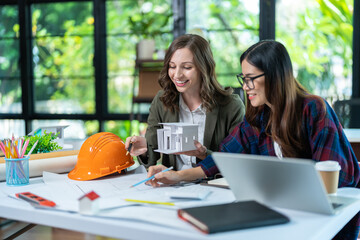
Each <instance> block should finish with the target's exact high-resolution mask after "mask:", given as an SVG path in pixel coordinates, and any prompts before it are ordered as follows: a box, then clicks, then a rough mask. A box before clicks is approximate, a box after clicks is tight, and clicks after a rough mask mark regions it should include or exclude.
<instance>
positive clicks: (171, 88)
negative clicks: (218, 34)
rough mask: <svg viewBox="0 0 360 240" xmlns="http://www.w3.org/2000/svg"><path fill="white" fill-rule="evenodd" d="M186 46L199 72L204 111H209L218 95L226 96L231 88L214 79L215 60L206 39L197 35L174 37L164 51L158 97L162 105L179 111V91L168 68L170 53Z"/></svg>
mask: <svg viewBox="0 0 360 240" xmlns="http://www.w3.org/2000/svg"><path fill="white" fill-rule="evenodd" d="M182 48H188V49H189V50H190V51H191V52H192V54H193V55H194V65H195V67H196V68H197V69H198V71H199V72H200V79H201V86H200V97H201V100H202V105H203V107H204V108H205V109H206V111H208V112H210V111H211V110H212V109H213V108H214V107H215V105H216V104H217V102H216V99H217V97H219V96H228V95H230V94H231V93H232V92H233V90H232V88H227V89H224V88H223V87H222V86H221V85H220V83H219V82H218V81H217V79H216V74H215V61H214V58H213V54H212V52H211V49H210V45H209V43H208V41H206V40H205V39H204V38H202V37H200V36H199V35H194V34H185V35H182V36H180V37H178V38H176V39H175V40H174V41H173V42H172V43H171V45H170V47H169V49H168V50H167V52H166V55H165V59H164V67H163V69H162V70H161V72H160V77H159V80H158V81H159V84H160V86H161V87H162V89H163V90H164V94H163V95H162V96H161V97H160V100H161V101H162V102H163V104H164V106H165V107H166V108H167V109H169V110H170V111H172V112H175V111H179V106H178V103H179V94H180V93H179V92H178V91H177V90H176V87H175V85H174V83H173V82H172V81H171V79H170V77H169V74H168V70H169V62H170V60H171V57H172V55H173V54H174V52H175V51H176V50H178V49H182Z"/></svg>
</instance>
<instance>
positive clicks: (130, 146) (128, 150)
mask: <svg viewBox="0 0 360 240" xmlns="http://www.w3.org/2000/svg"><path fill="white" fill-rule="evenodd" d="M132 145H133V142H130V144H129V148H128V149H127V152H126V155H128V154H129V152H130V151H131V148H132Z"/></svg>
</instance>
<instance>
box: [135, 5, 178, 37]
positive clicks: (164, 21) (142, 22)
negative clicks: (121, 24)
mask: <svg viewBox="0 0 360 240" xmlns="http://www.w3.org/2000/svg"><path fill="white" fill-rule="evenodd" d="M171 16H172V13H171V12H170V13H166V12H161V13H155V12H152V11H150V12H147V13H144V12H140V13H135V14H134V15H132V16H129V19H128V20H129V25H130V30H131V33H132V34H136V35H140V36H142V38H154V37H155V36H159V35H161V34H162V33H163V32H164V31H165V30H166V27H167V25H168V22H169V19H170V17H171Z"/></svg>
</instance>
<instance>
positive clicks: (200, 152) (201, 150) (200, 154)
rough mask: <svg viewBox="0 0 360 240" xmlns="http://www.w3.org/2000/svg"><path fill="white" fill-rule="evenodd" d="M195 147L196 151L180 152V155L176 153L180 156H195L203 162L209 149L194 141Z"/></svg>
mask: <svg viewBox="0 0 360 240" xmlns="http://www.w3.org/2000/svg"><path fill="white" fill-rule="evenodd" d="M194 145H195V147H196V149H195V150H190V151H185V152H178V153H174V154H175V155H180V154H184V155H187V156H195V157H197V158H199V159H201V160H203V159H205V158H206V156H207V155H206V151H207V148H206V147H205V146H204V145H202V144H201V143H199V142H198V141H196V140H194Z"/></svg>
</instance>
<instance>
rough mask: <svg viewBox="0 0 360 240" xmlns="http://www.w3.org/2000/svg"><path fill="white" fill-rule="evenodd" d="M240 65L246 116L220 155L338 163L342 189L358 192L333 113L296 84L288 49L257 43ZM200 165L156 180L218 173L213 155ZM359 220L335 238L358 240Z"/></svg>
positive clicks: (354, 165)
mask: <svg viewBox="0 0 360 240" xmlns="http://www.w3.org/2000/svg"><path fill="white" fill-rule="evenodd" d="M240 63H241V67H242V71H243V73H241V74H239V75H237V77H238V80H239V81H240V83H241V85H242V87H243V89H244V91H245V92H246V95H247V98H248V104H247V106H246V113H245V118H244V121H243V122H242V123H240V124H239V125H238V126H237V127H236V128H235V129H234V131H233V132H232V133H231V134H230V135H229V136H228V137H227V138H225V140H224V141H223V142H222V143H221V145H220V151H223V152H233V153H247V154H257V155H271V156H278V157H279V158H282V157H295V158H307V159H313V160H315V161H324V160H336V161H338V162H339V164H340V165H341V171H340V178H339V187H357V188H359V187H360V183H359V181H360V180H359V179H360V174H359V165H358V162H357V159H356V157H355V154H354V152H353V150H352V148H351V145H350V143H349V141H348V140H347V138H346V136H345V134H344V131H343V129H342V126H341V124H340V122H339V120H338V118H337V116H336V114H335V112H334V110H333V109H332V108H331V107H330V105H329V104H328V103H327V102H326V101H325V100H324V99H323V98H321V97H318V96H315V95H312V94H310V93H309V92H307V91H306V90H305V89H304V88H303V87H302V86H301V85H300V83H299V82H297V80H296V79H295V77H294V75H293V68H292V64H291V60H290V57H289V54H288V52H287V50H286V49H285V47H284V46H283V45H282V44H281V43H279V42H276V41H272V40H267V41H261V42H258V43H256V44H254V45H253V46H251V47H250V48H249V49H248V50H247V51H245V52H244V53H243V54H242V55H241V57H240ZM198 165H199V166H198V167H197V168H194V169H192V170H191V171H187V172H184V171H180V173H172V172H168V173H160V174H158V175H156V177H155V179H156V181H159V182H166V183H172V182H174V181H177V180H182V179H181V178H179V176H181V177H182V178H186V179H196V178H201V177H206V176H213V175H214V174H216V173H218V172H219V170H218V168H217V167H216V165H215V163H214V161H213V159H212V157H211V156H208V157H207V158H205V159H204V160H203V161H202V162H200V163H199V164H198ZM199 169H201V170H202V171H200V170H199ZM190 176H191V177H190ZM359 219H360V218H359V213H358V214H357V215H356V216H355V217H354V218H353V219H352V220H351V221H350V222H349V223H348V224H347V225H346V226H345V227H344V228H343V229H342V230H341V231H340V232H339V233H338V234H337V235H336V237H335V239H357V236H358V232H359V223H360V221H359Z"/></svg>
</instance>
